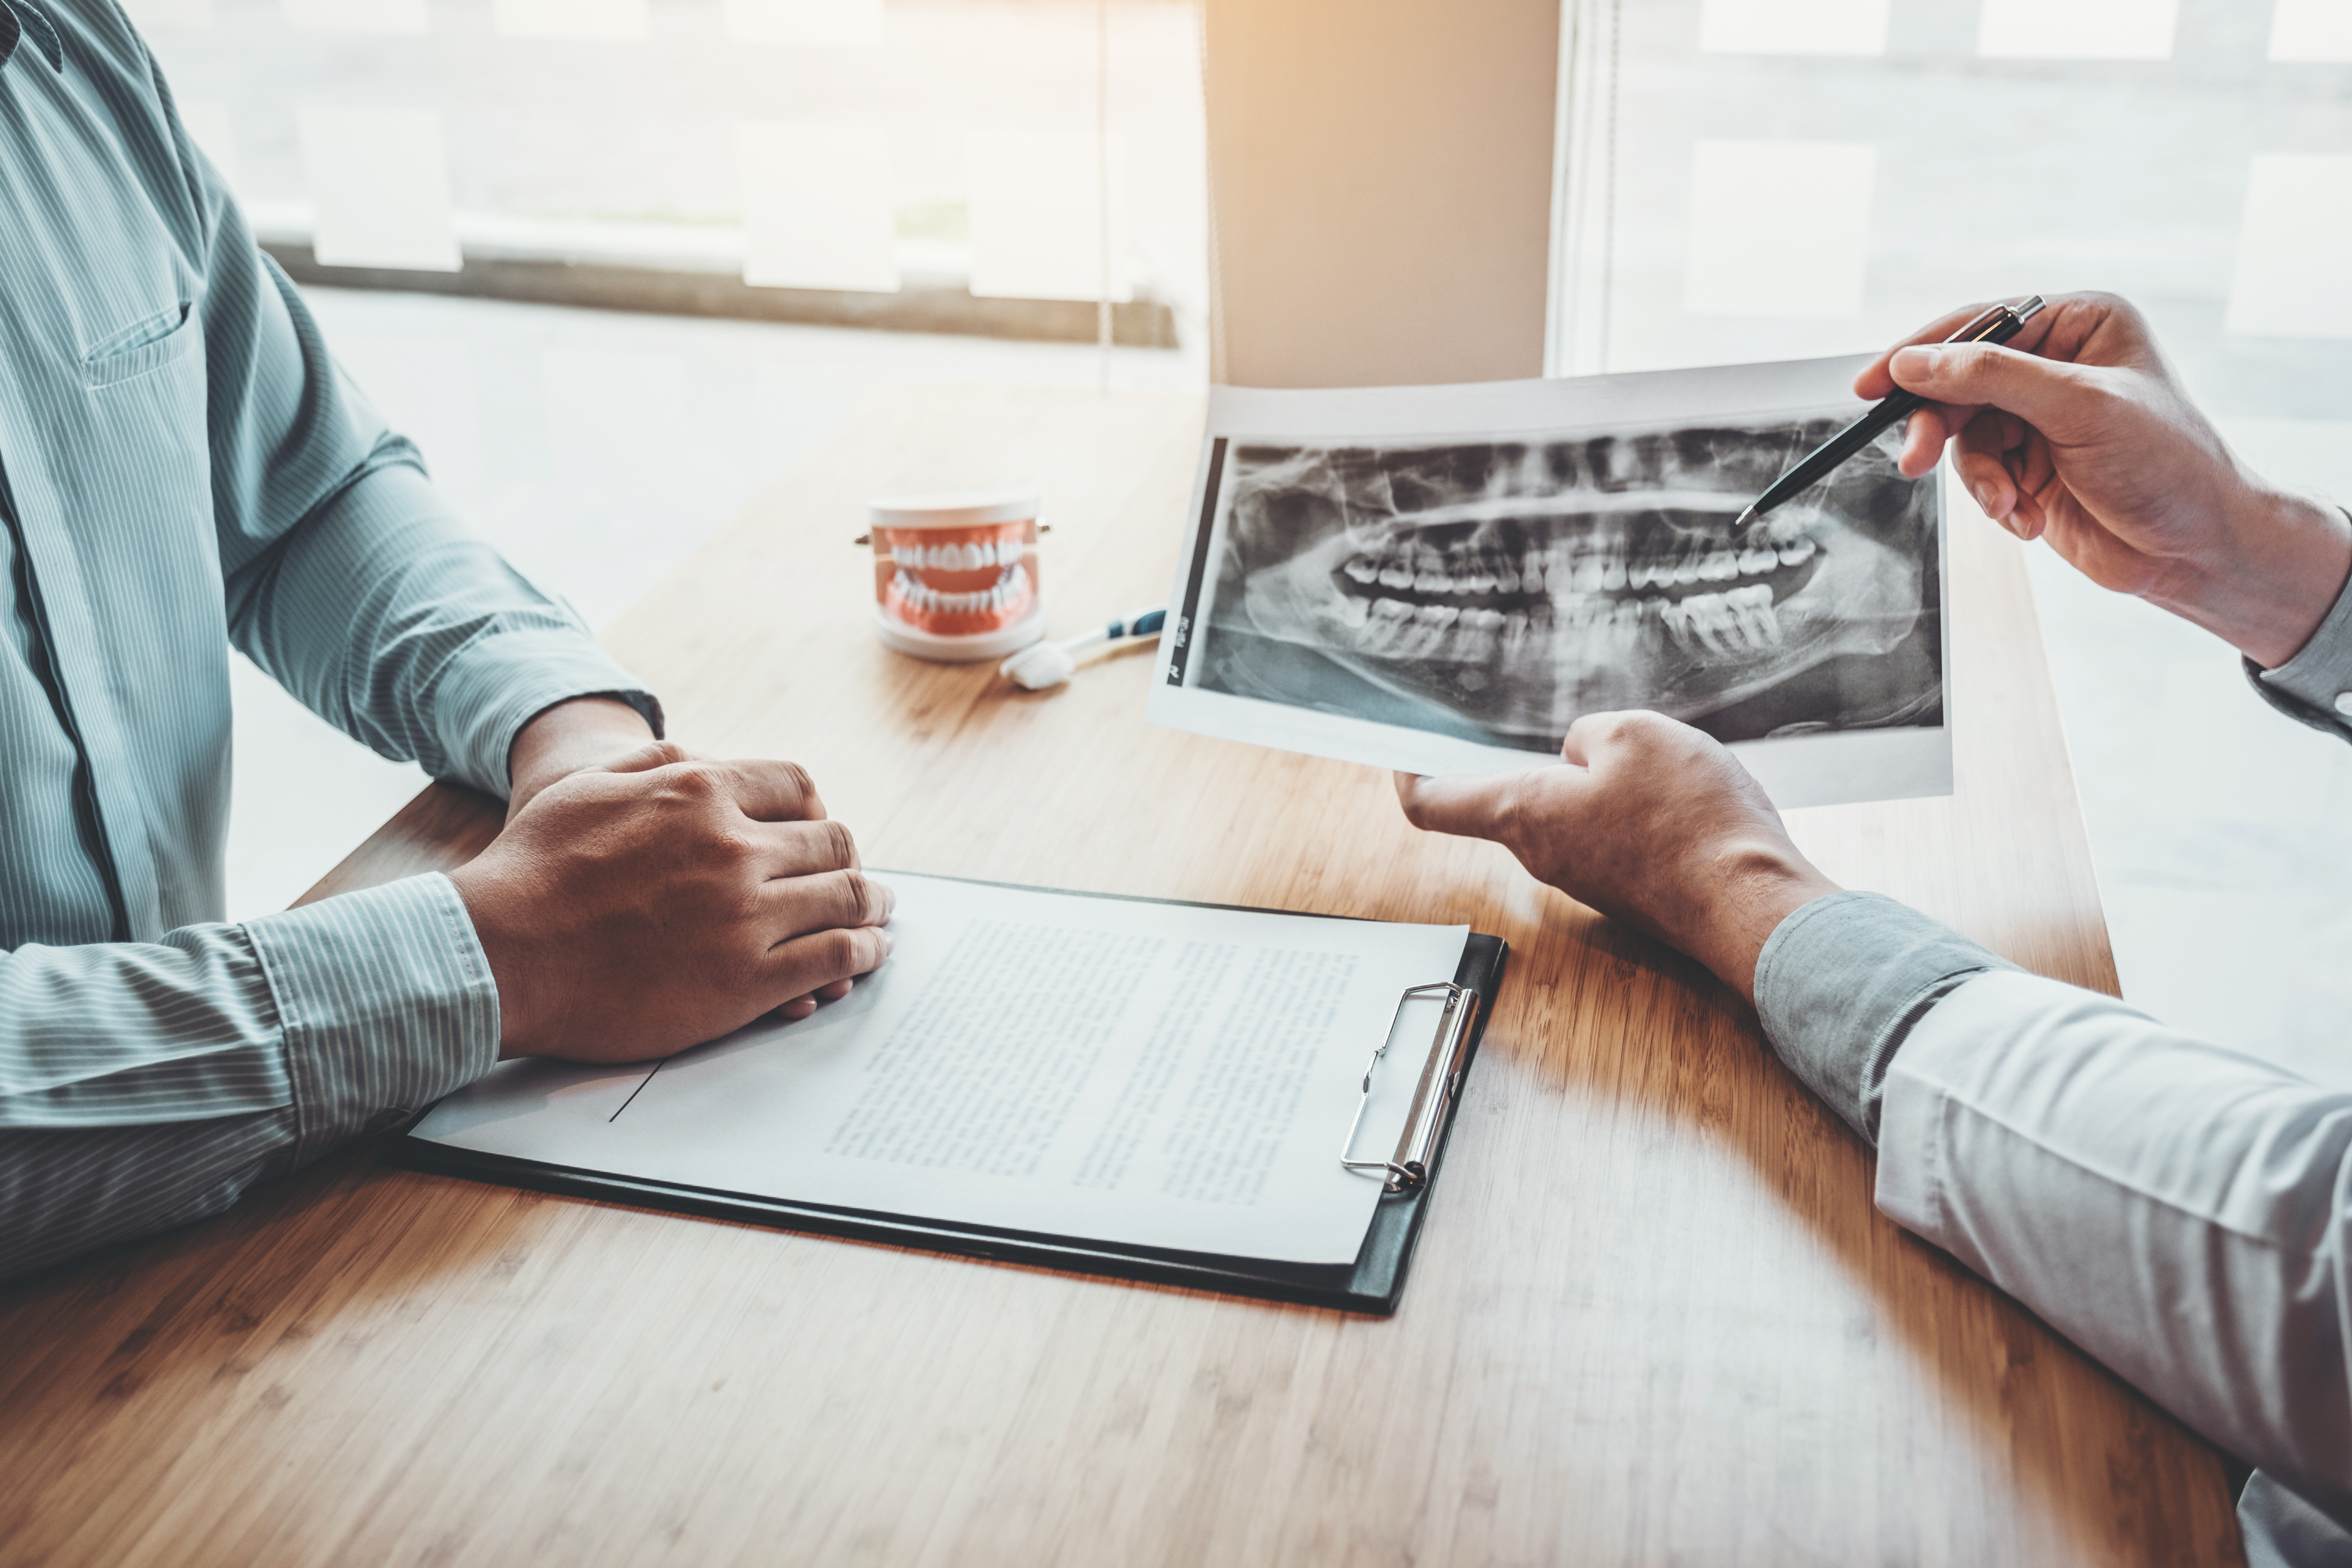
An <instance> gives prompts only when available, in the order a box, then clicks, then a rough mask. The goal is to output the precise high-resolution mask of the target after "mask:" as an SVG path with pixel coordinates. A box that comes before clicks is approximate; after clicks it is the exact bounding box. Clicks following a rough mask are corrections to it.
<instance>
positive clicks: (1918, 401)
mask: <svg viewBox="0 0 2352 1568" xmlns="http://www.w3.org/2000/svg"><path fill="white" fill-rule="evenodd" d="M2041 310H2042V296H2041V295H2039V294H2035V295H2032V296H2030V297H2028V298H2027V299H2025V300H2021V301H2020V302H2019V303H2017V304H2015V305H1988V306H1986V307H1985V308H1984V309H1983V310H1979V311H1978V312H1977V313H1976V314H1975V315H1973V316H1971V317H1969V318H1968V319H1967V320H1965V321H1962V322H1961V323H1960V325H1959V327H1958V330H1957V331H1953V332H1952V333H1951V334H1950V335H1949V336H1948V337H1946V338H1944V339H1943V340H1942V341H1943V342H1945V343H1947V344H2000V343H2005V342H2009V341H2010V340H2011V338H2013V337H2015V336H2017V334H2018V333H2019V332H2021V331H2023V330H2024V328H2025V324H2026V323H2027V322H2028V321H2032V319H2033V318H2034V317H2035V316H2036V315H2037V314H2039V313H2040V312H2041ZM1939 324H1940V323H1939ZM1859 385H1860V384H1859V383H1857V384H1856V386H1857V389H1859ZM1865 395H1868V394H1865ZM1876 396H1877V397H1878V398H1879V402H1878V404H1877V405H1875V406H1874V407H1873V408H1872V409H1871V410H1870V411H1869V412H1868V413H1866V414H1864V416H1862V417H1861V418H1859V419H1857V420H1855V421H1854V422H1853V424H1851V425H1849V426H1846V427H1845V428H1844V429H1843V430H1841V431H1839V432H1838V433H1837V434H1836V435H1834V436H1832V437H1830V438H1829V439H1828V440H1826V441H1824V442H1822V444H1821V445H1820V446H1819V447H1815V448H1813V450H1812V451H1811V452H1809V453H1807V454H1806V455H1805V456H1804V457H1802V458H1799V459H1798V460H1797V463H1796V466H1795V467H1793V468H1790V470H1789V471H1788V472H1787V473H1785V474H1782V475H1781V476H1780V478H1779V479H1775V480H1773V481H1772V483H1771V484H1770V485H1769V486H1768V487H1766V489H1765V491H1764V493H1763V494H1762V495H1760V496H1758V497H1757V498H1756V500H1755V501H1754V502H1753V503H1752V504H1751V505H1750V506H1749V507H1748V510H1745V511H1743V512H1741V513H1740V514H1739V516H1738V518H1737V519H1736V520H1735V521H1733V522H1732V525H1731V531H1732V532H1734V533H1735V534H1736V533H1738V532H1740V531H1743V530H1744V529H1746V528H1747V527H1748V524H1749V523H1751V522H1754V521H1756V520H1757V519H1758V518H1759V517H1762V516H1763V515H1764V514H1765V513H1766V512H1769V511H1770V510H1773V509H1774V508H1775V507H1779V506H1783V505H1785V504H1787V503H1788V502H1790V501H1792V500H1796V499H1797V498H1798V497H1799V496H1801V495H1802V494H1804V493H1805V492H1806V491H1807V490H1809V489H1812V488H1813V487H1814V486H1815V485H1817V484H1819V483H1821V482H1822V480H1823V479H1827V478H1829V477H1830V475H1831V474H1832V473H1833V472H1835V471H1836V470H1837V468H1838V467H1839V466H1840V465H1841V464H1843V463H1844V462H1845V460H1846V459H1847V458H1851V457H1853V455H1854V454H1855V453H1856V452H1859V451H1861V450H1862V449H1863V448H1864V447H1867V446H1869V445H1870V444H1871V443H1872V442H1874V441H1875V440H1877V439H1878V437H1880V436H1881V435H1882V434H1884V433H1885V431H1886V430H1887V429H1888V427H1890V426H1893V425H1894V424H1895V422H1896V421H1897V420H1900V419H1904V418H1906V417H1908V416H1910V415H1912V414H1913V413H1915V412H1916V411H1917V410H1918V409H1919V408H1920V407H1921V406H1922V405H1925V404H1926V402H1927V399H1926V398H1924V397H1922V396H1921V395H1918V394H1917V393H1916V392H1910V391H1906V390H1904V389H1903V388H1901V387H1899V386H1895V385H1894V384H1892V383H1890V384H1889V386H1888V389H1887V390H1885V391H1884V392H1881V393H1878V394H1876ZM1921 471H1922V472H1924V471H1925V470H1924V469H1923V470H1921ZM1910 477H1911V478H1914V479H1916V478H1917V477H1918V475H1917V474H1912V475H1911V476H1910Z"/></svg>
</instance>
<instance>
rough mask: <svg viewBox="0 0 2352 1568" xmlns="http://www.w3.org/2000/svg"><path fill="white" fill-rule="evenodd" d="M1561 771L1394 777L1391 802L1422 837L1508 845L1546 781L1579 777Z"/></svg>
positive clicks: (1546, 769) (1574, 770)
mask: <svg viewBox="0 0 2352 1568" xmlns="http://www.w3.org/2000/svg"><path fill="white" fill-rule="evenodd" d="M1582 771H1583V770H1581V769H1571V768H1565V767H1554V768H1539V769H1536V770H1533V771H1531V772H1527V773H1451V774H1448V775H1446V776H1445V777H1443V778H1422V777H1419V776H1418V775H1416V774H1413V773H1399V774H1397V775H1396V785H1397V800H1398V802H1399V803H1400V804H1401V805H1403V807H1404V816H1405V820H1406V821H1407V822H1410V823H1412V825H1413V826H1415V827H1418V828H1420V829H1422V830H1423V832H1425V833H1454V834H1459V835H1461V836H1462V837H1465V838H1491V839H1493V840H1495V841H1496V842H1497V843H1503V844H1507V843H1508V842H1510V839H1511V836H1512V831H1513V829H1514V827H1515V826H1516V825H1517V821H1518V818H1519V816H1520V814H1521V812H1522V811H1523V810H1524V809H1525V807H1526V805H1527V803H1528V796H1529V795H1530V794H1531V793H1533V792H1534V790H1535V789H1537V788H1538V780H1545V782H1549V780H1548V779H1547V778H1546V775H1552V774H1564V773H1581V772H1582Z"/></svg>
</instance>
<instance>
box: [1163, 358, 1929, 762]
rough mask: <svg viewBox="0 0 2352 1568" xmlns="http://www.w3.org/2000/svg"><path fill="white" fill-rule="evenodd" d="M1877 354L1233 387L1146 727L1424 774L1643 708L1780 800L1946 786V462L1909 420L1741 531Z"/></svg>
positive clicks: (1541, 752)
mask: <svg viewBox="0 0 2352 1568" xmlns="http://www.w3.org/2000/svg"><path fill="white" fill-rule="evenodd" d="M1861 363H1863V362H1861V361H1860V360H1854V359H1838V360H1811V361H1803V362H1799V363H1785V364H1761V365H1733V366H1726V367H1721V368H1716V369H1707V370H1692V371H1664V372H1654V373H1648V374H1633V375H1614V376H1592V377H1583V378H1577V379H1571V380H1553V381H1527V382H1498V383H1488V384H1470V385H1459V386H1433V387H1376V388H1363V389H1350V390H1339V391H1263V390H1255V389H1244V388H1236V387H1220V388H1218V389H1216V391H1215V392H1214V393H1213V395H1212V397H1211V400H1210V408H1209V427H1208V431H1207V436H1206V438H1205V439H1204V441H1203V443H1202V459H1201V468H1200V472H1199V476H1198V478H1197V479H1196V480H1195V486H1194V494H1193V504H1192V510H1191V513H1190V518H1189V522H1188V525H1187V531H1186V537H1185V541H1184V547H1183V549H1182V551H1181V552H1180V554H1179V558H1178V563H1177V578H1176V584H1175V587H1174V590H1173V592H1172V595H1171V614H1170V616H1169V617H1168V626H1167V629H1166V631H1165V632H1164V633H1163V634H1162V637H1161V641H1160V677H1159V679H1158V680H1157V681H1156V682H1155V684H1154V685H1153V688H1152V693H1151V698H1150V704H1149V706H1148V709H1147V716H1148V717H1149V718H1150V719H1151V720H1152V721H1155V722H1158V723H1162V724H1167V725H1171V726H1173V727H1175V728H1177V729H1182V730H1192V731H1200V732H1202V733H1204V734H1211V735H1218V736H1223V737H1225V738H1227V739H1233V740H1244V741H1250V742H1256V743H1258V744H1261V745H1267V746H1275V747H1279V748H1281V749H1284V750H1287V751H1295V752H1308V753H1310V754H1313V755H1317V756H1327V757H1338V758H1341V759H1343V760H1346V761H1351V762H1360V763H1373V764H1375V765H1378V766H1383V767H1393V768H1402V769H1404V770H1406V771H1408V772H1412V773H1459V772H1494V771H1498V770H1502V769H1507V768H1519V767H1527V766H1530V765H1533V764H1536V763H1540V762H1542V761H1543V760H1545V759H1547V758H1556V757H1557V756H1558V755H1559V747H1560V742H1561V738H1562V737H1563V736H1564V735H1565V734H1566V733H1567V731H1568V728H1569V726H1570V724H1571V723H1573V722H1574V721H1576V720H1577V719H1578V718H1580V717H1581V716H1582V715H1584V714H1587V713H1597V712H1604V711H1609V710H1620V709H1628V708H1647V709H1654V710H1656V711H1658V712H1661V713H1665V714H1668V715H1671V716H1672V717H1674V718H1676V719H1679V720H1682V721H1685V722H1686V723H1689V724H1693V725H1696V727H1697V728H1699V729H1701V730H1704V731H1706V732H1707V733H1709V734H1711V735H1713V736H1715V737H1716V738H1717V740H1719V741H1722V742H1726V743H1727V744H1728V745H1729V746H1730V747H1731V749H1732V750H1733V752H1735V753H1736V754H1738V756H1739V758H1740V760H1741V761H1742V762H1743V763H1745V764H1746V765H1747V766H1748V770H1749V771H1750V772H1751V773H1754V774H1755V775H1756V776H1757V778H1758V779H1759V781H1760V782H1761V783H1762V784H1763V785H1764V787H1765V789H1766V790H1767V791H1768V792H1769V794H1770V795H1771V796H1772V798H1773V800H1774V802H1775V803H1776V804H1778V805H1783V806H1795V805H1830V804H1835V803H1841V802H1849V801H1860V800H1886V799H1896V798H1901V797H1905V796H1911V795H1946V794H1949V793H1950V791H1951V743H1950V733H1949V731H1948V729H1947V727H1946V726H1947V704H1946V700H1945V673H1944V672H1945V668H1946V658H1945V654H1946V647H1945V614H1944V583H1945V572H1944V566H1943V553H1942V552H1943V536H1944V530H1943V505H1942V491H1941V488H1940V483H1939V479H1940V476H1939V474H1934V473H1931V474H1930V475H1928V476H1927V478H1925V479H1916V480H1913V479H1905V478H1903V476H1902V475H1901V474H1900V473H1899V472H1898V471H1897V470H1896V468H1895V452H1896V450H1897V441H1898V437H1899V435H1900V432H1899V429H1898V430H1897V431H1895V432H1890V433H1889V434H1888V435H1886V436H1885V437H1882V438H1881V440H1880V442H1879V443H1878V445H1877V446H1875V447H1871V448H1869V449H1867V450H1865V451H1864V452H1862V453H1861V454H1859V455H1857V456H1856V457H1855V458H1853V459H1851V460H1850V461H1848V462H1847V463H1846V464H1845V466H1844V467H1843V468H1840V469H1839V470H1838V471H1837V472H1836V473H1834V474H1833V475H1832V476H1831V477H1830V478H1829V479H1825V480H1823V481H1822V483H1821V484H1819V485H1817V486H1816V487H1814V489H1812V490H1811V491H1810V492H1808V493H1807V494H1805V495H1804V496H1802V497H1801V498H1799V499H1798V500H1794V501H1792V502H1790V503H1789V504H1788V505H1786V506H1783V507H1781V508H1780V509H1779V510H1776V511H1774V512H1772V513H1770V514H1769V515H1768V516H1767V517H1765V518H1764V519H1763V520H1762V521H1760V522H1759V523H1757V524H1755V525H1753V526H1752V527H1750V528H1749V529H1748V531H1746V532H1745V533H1744V534H1743V535H1740V536H1738V537H1735V536H1734V534H1733V533H1732V531H1731V524H1732V521H1733V520H1734V519H1735V518H1737V517H1738V515H1739V513H1740V511H1741V510H1742V509H1743V508H1745V507H1746V506H1747V504H1748V502H1749V501H1751V500H1754V499H1755V498H1756V496H1757V494H1758V492H1759V491H1761V490H1762V489H1764V487H1765V486H1767V485H1769V484H1770V483H1771V482H1772V480H1773V479H1777V478H1778V477H1779V476H1780V473H1781V472H1782V471H1783V470H1784V469H1786V468H1788V467H1789V465H1790V464H1791V463H1793V462H1794V461H1795V460H1796V459H1797V458H1800V457H1801V456H1803V455H1804V454H1805V453H1807V452H1809V451H1811V449H1812V448H1813V447H1816V446H1818V445H1819V444H1820V443H1821V442H1822V440H1823V439H1825V438H1826V437H1828V436H1829V435H1830V434H1831V433H1832V431H1834V430H1835V429H1837V428H1838V427H1839V426H1842V425H1843V424H1845V423H1846V422H1847V421H1849V420H1851V419H1853V417H1854V416H1856V415H1857V414H1859V413H1860V412H1861V410H1862V407H1863V405H1861V404H1859V403H1856V402H1855V401H1854V400H1853V397H1852V396H1851V395H1850V394H1849V393H1848V391H1847V388H1848V385H1849V384H1850V383H1851V381H1852V379H1853V373H1854V371H1855V370H1856V369H1858V368H1859V366H1860V364H1861Z"/></svg>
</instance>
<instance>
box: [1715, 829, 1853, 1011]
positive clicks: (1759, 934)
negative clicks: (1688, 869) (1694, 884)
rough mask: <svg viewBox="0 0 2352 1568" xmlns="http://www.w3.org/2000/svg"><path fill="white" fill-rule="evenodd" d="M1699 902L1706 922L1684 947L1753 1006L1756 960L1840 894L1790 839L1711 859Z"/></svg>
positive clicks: (1751, 842)
mask: <svg viewBox="0 0 2352 1568" xmlns="http://www.w3.org/2000/svg"><path fill="white" fill-rule="evenodd" d="M1707 864H1708V872H1707V875H1706V887H1705V888H1704V889H1701V893H1700V898H1699V899H1698V900H1696V902H1697V905H1698V907H1699V908H1700V909H1702V910H1704V911H1705V919H1704V921H1703V922H1702V923H1701V926H1700V928H1699V930H1698V931H1695V932H1694V933H1693V940H1692V941H1691V942H1688V943H1687V944H1684V943H1677V945H1679V946H1683V947H1684V951H1685V952H1688V953H1689V954H1690V955H1691V956H1692V957H1693V958H1696V959H1697V960H1698V961H1699V962H1700V963H1704V964H1706V967H1707V968H1708V969H1709V970H1710V971H1712V972H1713V973H1714V974H1715V976H1716V978H1717V979H1718V980H1721V981H1722V982H1723V983H1724V984H1726V985H1728V986H1730V987H1731V988H1732V989H1733V990H1735V991H1737V992H1738V993H1739V994H1740V995H1741V996H1743V997H1746V998H1747V999H1748V1001H1749V1002H1751V1003H1753V1002H1754V1001H1755V999H1756V960H1757V958H1758V957H1759V955H1760V954H1761V953H1762V952H1763V951H1764V944H1765V943H1766V942H1769V940H1771V936H1772V933H1773V931H1776V930H1778V929H1779V928H1780V922H1781V921H1784V920H1786V919H1788V918H1789V917H1790V915H1792V914H1794V913H1796V911H1797V910H1801V909H1802V908H1803V907H1804V906H1805V905H1807V904H1810V903H1811V902H1812V901H1813V900H1815V899H1818V898H1822V897H1824V896H1826V895H1827V894H1830V893H1834V892H1837V891H1839V890H1840V889H1839V887H1838V885H1837V884H1836V883H1835V882H1833V881H1832V880H1830V879H1829V878H1827V877H1825V876H1823V875H1822V872H1821V870H1820V869H1819V868H1817V867H1815V866H1814V865H1813V863H1812V862H1811V861H1810V860H1808V859H1806V858H1804V857H1803V856H1802V855H1801V854H1799V853H1798V852H1797V849H1796V847H1795V846H1793V845H1791V844H1790V843H1789V842H1788V841H1787V840H1786V839H1782V840H1780V841H1778V842H1774V841H1771V840H1766V839H1747V840H1735V841H1733V842H1730V843H1727V844H1725V845H1724V846H1722V847H1719V848H1717V850H1716V851H1715V852H1714V853H1713V854H1712V855H1711V856H1709V857H1708V858H1707Z"/></svg>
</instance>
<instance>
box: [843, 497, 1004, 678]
mask: <svg viewBox="0 0 2352 1568" xmlns="http://www.w3.org/2000/svg"><path fill="white" fill-rule="evenodd" d="M869 505H870V507H871V511H872V523H873V531H872V537H873V541H874V556H875V573H874V577H875V611H874V614H875V631H876V633H877V635H878V636H879V637H881V638H882V640H883V642H884V643H885V644H887V645H888V646H889V647H893V648H896V649H897V650H898V651H899V652H900V653H907V654H912V655H914V656H915V657H916V658H928V659H935V660H938V661H940V662H943V663H951V664H961V663H968V662H971V661H975V660H979V659H990V658H1003V656H1004V655H1006V654H1008V653H1011V652H1013V651H1014V650H1015V649H1017V648H1024V647H1028V646H1029V645H1030V644H1032V643H1034V642H1035V641H1036V640H1037V639H1038V638H1039V637H1043V636H1044V635H1045V606H1044V605H1043V603H1042V601H1041V600H1040V599H1039V597H1038V592H1037V580H1036V575H1035V574H1036V559H1037V558H1036V552H1035V549H1034V542H1035V539H1036V536H1037V533H1036V531H1037V497H1036V495H1035V493H1034V491H1027V490H1003V491H984V492H974V493H967V494H958V495H933V496H899V497H893V498H890V499H888V500H876V501H873V502H870V503H869Z"/></svg>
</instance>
